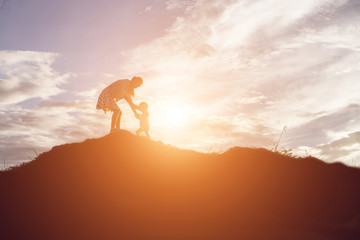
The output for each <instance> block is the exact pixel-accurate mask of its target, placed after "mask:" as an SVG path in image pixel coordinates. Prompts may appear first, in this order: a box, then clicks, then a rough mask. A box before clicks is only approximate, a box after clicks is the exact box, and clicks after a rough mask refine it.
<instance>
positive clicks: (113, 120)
mask: <svg viewBox="0 0 360 240" xmlns="http://www.w3.org/2000/svg"><path fill="white" fill-rule="evenodd" d="M119 112H120V110H115V111H114V112H113V115H112V118H111V129H114V128H115V124H116V123H117V120H118V117H119Z"/></svg>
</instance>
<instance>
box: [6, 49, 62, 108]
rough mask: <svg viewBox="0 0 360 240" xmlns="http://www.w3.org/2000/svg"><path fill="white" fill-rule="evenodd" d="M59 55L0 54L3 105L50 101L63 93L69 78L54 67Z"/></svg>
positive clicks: (12, 52) (32, 53)
mask: <svg viewBox="0 0 360 240" xmlns="http://www.w3.org/2000/svg"><path fill="white" fill-rule="evenodd" d="M57 56H58V55H57V54H55V53H44V52H31V51H0V78H1V80H0V101H1V102H0V104H1V105H6V104H16V103H19V102H22V101H25V100H28V99H31V98H35V97H39V98H44V99H46V98H48V97H50V96H54V95H57V94H59V93H61V92H62V90H61V88H60V87H59V86H60V85H61V84H63V83H65V81H66V79H67V78H68V77H69V75H67V74H59V73H57V72H56V71H54V69H53V68H52V66H51V65H52V64H53V62H54V61H55V59H56V57H57Z"/></svg>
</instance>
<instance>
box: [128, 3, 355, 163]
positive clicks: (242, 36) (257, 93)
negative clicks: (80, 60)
mask: <svg viewBox="0 0 360 240" xmlns="http://www.w3.org/2000/svg"><path fill="white" fill-rule="evenodd" d="M174 3H175V2H174ZM174 6H176V5H174ZM354 9H359V5H358V4H356V1H345V0H344V1H333V0H321V1H310V0H307V1H301V2H289V1H273V0H266V1H217V0H212V1H196V2H192V3H191V7H187V8H185V9H184V11H185V14H184V15H183V16H182V17H178V18H177V20H176V22H175V23H174V24H173V25H172V26H171V27H170V28H168V29H167V31H166V34H165V35H164V36H162V37H160V38H158V39H155V40H154V41H152V42H150V43H147V44H144V45H142V46H139V47H138V48H136V49H134V50H131V51H129V52H127V53H125V56H126V58H127V62H126V63H125V64H123V65H122V71H124V72H137V73H139V75H142V76H144V79H145V84H144V88H143V89H142V90H140V91H142V94H144V95H151V96H153V98H152V102H151V105H161V102H164V101H171V100H176V101H177V102H181V103H182V104H184V105H191V106H192V107H193V108H194V109H196V110H195V111H194V112H195V114H197V115H198V116H202V117H203V118H204V119H203V120H202V124H195V122H197V120H196V117H195V116H194V119H195V120H194V123H193V126H192V128H191V127H190V128H189V129H191V131H190V130H189V134H190V133H191V134H194V133H195V132H201V133H199V134H198V135H197V137H194V138H198V139H204V138H207V139H209V138H211V139H212V142H217V141H219V139H229V142H230V141H232V143H233V144H243V143H244V142H245V141H246V140H244V138H243V136H245V135H246V137H247V138H248V139H254V141H250V140H249V142H253V143H256V142H258V143H263V144H264V145H265V144H270V143H271V142H272V143H273V142H275V141H276V140H277V137H278V135H279V134H280V132H281V129H282V127H283V126H284V125H287V126H288V127H289V129H290V130H289V131H288V133H287V136H289V139H292V140H291V141H289V144H290V147H292V148H299V149H300V148H301V147H303V146H308V147H312V148H313V150H314V151H313V152H316V151H315V150H316V149H315V148H316V146H318V145H319V144H322V143H323V144H324V143H327V142H331V141H333V140H334V139H333V138H331V137H329V136H328V135H327V134H326V130H324V129H323V128H324V124H325V125H326V124H328V126H327V127H326V129H327V130H328V131H330V130H331V129H332V130H333V131H334V132H337V133H339V132H340V131H343V132H346V133H347V134H349V133H351V132H354V131H355V128H356V127H357V126H356V125H355V124H352V125H351V124H350V125H348V124H347V121H348V120H350V119H349V118H350V115H351V110H349V109H348V108H347V107H346V106H348V105H349V104H350V103H357V102H359V101H360V98H359V96H358V92H359V90H360V81H358V76H359V73H360V65H359V62H360V54H359V53H360V52H359V41H357V40H356V39H359V37H360V36H358V35H359V31H358V29H359V27H360V24H359V22H360V21H359V20H360V19H359V16H358V15H357V14H353V13H354V12H356V10H354ZM344 108H345V110H344ZM240 116H241V117H240ZM214 119H223V120H221V121H218V120H214ZM334 122H336V123H337V125H335V124H331V123H334ZM207 126H212V127H207ZM235 126H237V127H235ZM255 126H258V127H255ZM340 126H341V127H340ZM200 129H203V130H200ZM205 129H207V130H205ZM211 129H213V130H211ZM156 131H158V129H157V130H156ZM224 133H225V135H227V137H226V136H224ZM212 134H214V135H213V136H215V137H213V138H212V137H209V136H212ZM264 136H266V137H265V138H264ZM162 137H165V138H166V136H162ZM168 138H169V139H170V138H171V137H168ZM230 139H231V140H230ZM256 140H257V141H256ZM174 141H175V140H174ZM226 141H227V140H226ZM182 142H186V141H182ZM309 151H310V150H309ZM317 152H319V151H318V149H317ZM318 156H320V155H318ZM329 156H330V158H331V154H330V155H329ZM332 157H334V159H338V158H336V156H335V155H333V156H332Z"/></svg>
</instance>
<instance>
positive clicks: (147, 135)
mask: <svg viewBox="0 0 360 240" xmlns="http://www.w3.org/2000/svg"><path fill="white" fill-rule="evenodd" d="M145 135H146V137H147V138H150V135H149V130H145Z"/></svg>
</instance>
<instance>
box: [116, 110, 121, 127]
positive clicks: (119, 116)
mask: <svg viewBox="0 0 360 240" xmlns="http://www.w3.org/2000/svg"><path fill="white" fill-rule="evenodd" d="M121 114H122V112H121V110H119V113H118V117H117V119H116V128H117V129H120V120H121Z"/></svg>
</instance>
